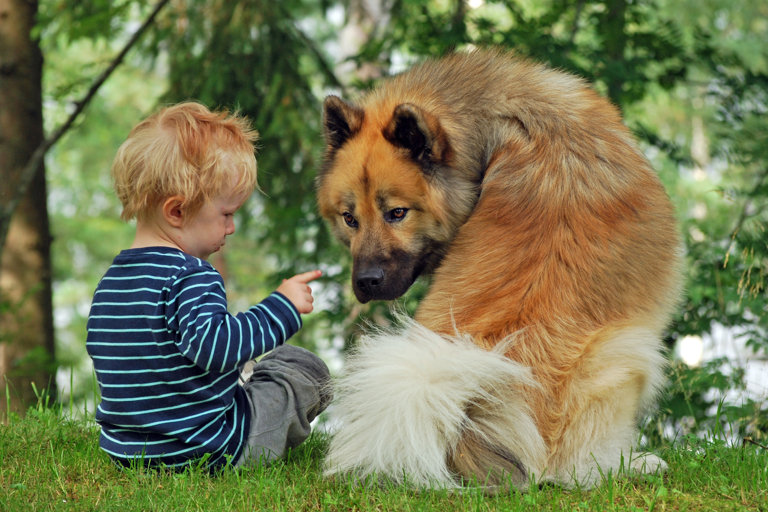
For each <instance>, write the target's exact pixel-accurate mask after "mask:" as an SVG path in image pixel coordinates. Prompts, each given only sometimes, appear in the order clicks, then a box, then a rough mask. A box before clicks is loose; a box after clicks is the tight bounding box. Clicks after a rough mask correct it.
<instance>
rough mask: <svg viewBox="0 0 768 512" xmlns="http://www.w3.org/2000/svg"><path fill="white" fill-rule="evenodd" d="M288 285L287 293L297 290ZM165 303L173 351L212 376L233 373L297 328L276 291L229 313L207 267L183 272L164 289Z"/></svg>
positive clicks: (294, 313) (291, 308) (296, 318)
mask: <svg viewBox="0 0 768 512" xmlns="http://www.w3.org/2000/svg"><path fill="white" fill-rule="evenodd" d="M296 277H297V278H300V279H302V278H301V277H300V276H296ZM300 279H299V280H300ZM303 279H306V278H303ZM289 281H292V284H291V285H289V288H290V289H292V290H295V289H296V288H297V287H298V286H299V285H297V284H296V282H295V280H294V278H291V280H289ZM302 286H305V287H306V286H307V285H306V284H303V285H302ZM305 293H306V291H305ZM167 299H168V300H167V301H166V302H165V311H164V314H165V317H166V322H167V326H168V329H169V330H172V331H177V332H178V338H177V346H178V348H179V351H180V352H181V353H182V354H183V355H184V356H185V357H187V358H188V359H189V360H191V361H192V362H194V363H195V364H196V365H197V366H199V367H200V368H203V369H205V370H209V371H215V372H218V373H225V372H227V371H234V370H236V369H237V368H238V367H239V366H241V365H242V364H243V363H245V362H246V361H248V360H251V359H254V358H256V357H258V356H260V355H261V354H265V353H267V352H269V351H270V350H272V349H274V348H275V347H277V346H279V345H282V344H283V343H284V342H285V341H286V340H287V339H288V338H290V337H291V336H293V335H294V334H295V333H296V332H297V331H298V330H299V329H300V328H301V325H302V321H301V315H300V313H299V312H298V308H297V307H296V306H295V305H294V304H293V302H292V301H291V300H290V299H288V298H287V296H285V295H283V294H282V292H281V293H273V294H271V295H270V296H268V297H267V298H266V299H264V300H263V301H262V302H260V303H259V304H256V305H255V306H253V307H251V308H250V309H248V310H247V311H245V312H242V313H238V314H237V315H232V314H230V313H229V312H228V311H227V299H226V293H225V291H224V282H223V280H222V279H221V276H220V275H219V274H218V272H216V271H215V270H213V269H212V268H203V267H198V268H189V269H187V270H186V271H185V272H184V273H183V274H181V275H180V276H179V278H178V279H177V280H176V282H175V283H174V284H173V285H172V286H171V287H170V289H168V296H167Z"/></svg>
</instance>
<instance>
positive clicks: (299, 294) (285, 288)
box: [277, 270, 323, 315]
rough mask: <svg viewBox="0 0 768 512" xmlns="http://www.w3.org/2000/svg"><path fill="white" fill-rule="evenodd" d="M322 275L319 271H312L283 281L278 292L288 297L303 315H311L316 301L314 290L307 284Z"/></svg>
mask: <svg viewBox="0 0 768 512" xmlns="http://www.w3.org/2000/svg"><path fill="white" fill-rule="evenodd" d="M322 274H323V273H322V272H321V271H319V270H311V271H309V272H304V273H303V274H298V275H295V276H293V277H291V278H290V279H283V284H281V285H280V286H279V287H278V288H277V291H278V292H280V293H282V294H283V295H285V296H286V297H288V300H290V301H291V302H292V303H293V305H294V306H296V309H297V310H299V313H301V314H302V315H304V314H306V313H311V312H312V303H313V302H314V301H315V299H314V298H313V297H312V288H310V287H309V285H308V284H307V283H309V282H310V281H314V280H315V279H317V278H318V277H320V276H321V275H322Z"/></svg>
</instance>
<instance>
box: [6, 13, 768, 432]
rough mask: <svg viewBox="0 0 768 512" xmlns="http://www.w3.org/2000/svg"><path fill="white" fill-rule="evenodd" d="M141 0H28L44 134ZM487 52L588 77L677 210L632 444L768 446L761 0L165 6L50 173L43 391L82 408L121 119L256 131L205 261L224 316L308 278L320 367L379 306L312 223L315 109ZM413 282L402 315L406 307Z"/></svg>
mask: <svg viewBox="0 0 768 512" xmlns="http://www.w3.org/2000/svg"><path fill="white" fill-rule="evenodd" d="M152 6H153V3H151V2H147V1H144V0H122V1H119V2H114V1H110V0H81V1H79V2H67V1H64V0H42V1H40V4H39V23H38V32H37V33H36V35H38V36H39V37H40V42H41V46H42V49H43V53H44V55H45V68H44V71H45V73H44V104H45V111H44V114H45V116H44V118H45V122H46V131H47V132H50V131H52V130H53V129H54V128H55V127H57V126H58V125H59V124H60V123H61V122H62V121H63V119H64V118H65V116H66V115H67V113H68V112H69V111H70V110H71V108H72V105H73V102H74V101H77V100H78V99H79V98H80V97H81V96H82V95H83V93H84V91H85V90H86V89H87V87H88V86H89V85H90V83H91V82H92V80H93V78H94V77H95V76H96V75H97V74H98V73H100V72H101V70H103V69H104V68H105V67H106V66H107V65H108V64H109V61H110V60H111V59H112V58H113V56H114V55H115V53H116V52H117V50H118V49H119V47H120V46H121V45H122V44H123V43H124V42H125V40H126V39H127V38H128V36H129V35H130V34H131V33H132V32H133V31H134V30H135V29H136V27H137V26H138V24H139V23H140V22H141V20H142V19H143V18H144V17H145V16H146V15H147V13H148V12H149V10H150V9H151V8H152ZM488 44H491V45H500V46H504V47H509V48H513V49H514V50H515V51H516V52H518V53H519V54H521V55H524V56H530V57H532V58H535V59H538V60H542V61H545V62H548V63H549V64H551V65H553V66H556V67H559V68H562V69H566V70H568V71H571V72H573V73H576V74H578V75H580V76H583V77H585V78H586V79H588V80H590V81H591V82H593V83H594V84H595V86H596V88H597V89H598V90H599V91H600V92H601V93H603V94H605V95H607V96H609V97H610V98H611V100H613V101H614V102H615V103H616V104H617V105H619V106H620V108H621V109H622V110H623V112H624V115H625V118H626V122H627V124H628V126H630V128H631V129H632V130H633V131H634V132H635V133H636V134H637V136H638V138H640V140H641V141H642V145H643V148H644V150H645V152H646V154H647V155H648V157H649V158H650V159H651V161H652V163H653V165H654V166H655V168H656V169H657V170H658V172H659V175H660V176H661V179H662V180H663V182H664V184H665V185H666V187H667V190H668V191H669V194H670V196H671V197H672V199H673V201H674V202H675V204H676V206H677V210H678V215H679V219H680V225H681V229H682V233H683V235H684V240H685V246H686V252H687V261H688V282H687V289H686V297H685V301H684V303H683V305H682V307H681V310H680V313H679V315H678V316H677V317H676V319H675V322H674V324H673V325H672V326H671V327H670V330H669V332H668V336H667V342H668V347H669V349H670V357H671V358H672V359H673V364H672V366H671V370H670V388H669V390H668V392H667V394H666V395H665V398H664V400H663V402H662V404H661V406H660V409H659V411H658V412H657V414H656V415H655V416H654V417H653V418H649V420H648V424H647V425H646V429H645V432H646V434H645V435H646V441H648V442H651V443H656V442H658V441H660V440H662V439H676V438H679V437H680V436H682V435H685V434H687V433H690V432H701V431H705V430H711V429H713V428H724V429H727V430H728V431H729V432H731V435H732V436H751V437H752V438H754V439H757V440H762V439H765V436H766V432H767V431H768V413H766V404H765V399H766V393H765V391H766V390H765V386H766V384H765V382H764V381H763V383H762V384H759V383H758V384H757V388H756V391H757V392H756V393H755V392H753V391H754V390H755V388H754V387H753V388H750V389H747V385H748V378H749V376H750V375H751V373H750V371H749V368H748V367H747V366H746V365H745V362H746V361H747V360H751V361H758V364H759V361H761V360H762V361H763V364H764V362H765V358H766V354H768V335H766V333H767V332H768V310H767V306H766V302H767V301H766V292H765V279H766V273H768V236H767V235H766V233H765V227H766V224H767V222H768V116H766V110H768V98H767V97H766V96H767V95H768V4H766V3H765V2H762V1H759V0H642V1H629V0H603V1H597V0H569V1H559V0H551V1H526V0H520V1H512V0H501V1H497V2H482V1H456V0H429V1H428V0H410V1H407V2H404V1H400V0H380V1H368V2H363V1H361V0H357V1H356V0H346V1H338V2H337V1H331V0H325V1H320V2H317V1H310V0H281V1H279V2H278V1H274V0H235V1H225V0H207V1H202V0H176V1H173V2H171V3H170V4H169V5H168V6H167V7H166V8H165V9H164V10H163V11H162V12H161V13H160V16H159V18H158V20H157V22H156V23H155V24H154V25H153V26H152V27H151V29H150V32H149V33H148V34H147V35H146V36H145V37H144V38H142V39H141V41H140V44H139V46H138V47H136V48H135V49H134V50H133V51H132V52H131V53H130V54H129V58H128V60H127V61H126V62H125V63H124V64H123V65H121V66H120V67H119V68H118V70H117V72H116V73H115V74H114V75H113V76H112V77H110V79H109V80H108V81H107V83H106V84H105V86H104V87H103V88H102V89H101V90H100V91H99V94H98V95H97V96H96V98H95V99H94V100H93V102H91V103H90V104H89V106H88V108H87V110H86V112H85V115H84V116H82V117H81V118H80V119H79V121H78V123H77V124H76V126H74V127H73V129H71V130H70V131H69V132H67V134H66V135H65V137H64V138H63V139H62V140H61V141H60V142H59V143H58V144H57V145H56V146H55V147H54V148H53V150H52V151H51V152H50V153H49V155H48V158H47V161H46V164H47V178H48V184H49V191H50V192H49V198H48V202H49V207H50V214H51V231H52V235H53V237H54V243H53V252H52V254H53V266H54V315H55V316H54V318H55V325H56V343H57V344H56V361H57V364H58V367H59V372H58V376H59V377H58V384H59V388H60V399H61V400H63V401H64V402H67V401H69V400H74V401H77V402H83V403H85V404H88V403H90V405H86V406H85V407H90V410H92V409H93V398H94V396H95V393H94V390H93V385H94V381H93V378H92V373H91V370H90V365H89V361H88V359H87V357H86V356H85V351H84V339H85V320H86V318H87V313H88V308H89V305H90V299H91V294H92V291H93V289H94V287H95V285H96V283H97V281H98V279H99V278H100V276H101V274H102V273H103V272H104V270H105V269H106V267H107V266H108V265H109V263H110V261H111V259H112V257H113V256H114V254H116V253H117V252H118V251H119V250H120V249H121V248H124V247H125V246H127V245H128V244H129V243H130V240H131V235H132V226H130V225H126V224H124V223H122V222H121V221H120V220H119V205H118V204H117V202H116V200H115V199H114V197H113V193H112V189H111V183H110V181H109V167H110V162H111V159H112V156H113V155H114V152H115V150H116V148H117V146H118V145H119V144H120V143H121V142H122V140H123V139H124V138H125V136H126V135H127V133H128V131H129V130H130V128H131V127H132V126H133V125H134V124H135V123H136V122H137V121H138V120H139V119H141V118H143V117H145V116H146V115H147V114H149V113H150V112H151V111H152V110H154V109H155V108H156V107H157V106H158V105H160V104H165V103H169V102H176V101H179V100H184V99H189V98H194V99H197V100H200V101H202V102H204V103H206V104H208V105H209V106H211V107H227V108H230V109H238V110H241V111H242V112H243V113H245V114H247V115H248V116H249V117H250V118H251V119H252V120H253V122H254V125H255V126H256V128H257V129H258V130H259V131H260V133H261V140H260V144H259V145H260V151H259V169H260V170H259V182H260V185H261V188H262V189H263V191H264V193H263V194H257V195H255V196H254V197H253V198H252V199H251V200H250V201H249V202H248V203H247V204H246V207H245V208H244V209H243V210H242V211H241V212H240V215H239V218H238V233H237V234H236V235H235V236H234V237H233V238H232V240H231V242H228V244H227V250H226V252H225V253H224V254H221V255H217V256H216V257H215V259H214V264H215V265H216V266H217V268H219V269H220V270H221V272H222V274H223V275H224V276H225V279H226V282H227V288H228V294H229V296H230V301H231V306H232V308H233V309H242V308H245V307H247V306H248V305H250V304H251V303H253V302H255V301H257V300H260V299H261V298H262V297H263V296H264V295H266V294H267V293H268V292H269V291H270V290H271V289H273V288H274V287H275V286H276V285H277V283H279V281H280V279H281V278H282V277H285V276H287V275H290V274H292V273H294V272H298V271H303V270H307V269H309V268H314V267H319V268H321V269H323V270H324V272H325V278H324V279H323V280H322V281H321V282H320V283H319V285H318V295H319V300H318V303H317V306H318V310H319V311H318V312H317V313H315V314H313V315H311V316H310V317H309V319H308V322H307V327H306V328H305V329H304V330H303V331H302V333H301V336H300V338H298V340H297V343H300V344H302V345H305V346H308V347H312V348H314V349H315V350H317V351H318V352H319V353H320V354H321V355H323V356H324V357H326V358H327V359H328V360H332V361H338V358H337V355H338V352H339V351H340V350H342V349H343V347H344V346H346V345H347V344H348V343H350V342H352V341H353V340H354V338H355V336H356V334H357V333H358V332H359V329H360V327H359V326H360V325H361V322H362V321H363V320H367V321H374V322H385V321H387V308H388V306H387V305H384V304H374V305H367V306H364V307H363V306H360V305H359V304H357V303H356V302H355V301H354V297H353V296H352V295H351V293H350V290H349V286H348V284H347V282H348V280H349V273H348V266H349V262H348V259H347V256H346V254H345V253H344V252H343V251H342V250H341V248H340V247H339V246H338V245H337V244H336V243H335V242H333V241H332V240H331V239H330V236H329V234H328V231H327V230H326V228H325V227H324V226H323V224H322V223H321V221H320V219H319V218H318V215H317V213H316V208H315V203H314V195H313V179H314V175H315V173H316V171H317V169H318V168H319V166H320V164H321V158H322V149H323V148H322V137H321V127H320V112H321V101H322V98H323V97H324V96H325V95H326V94H327V93H329V92H334V93H339V94H345V95H349V96H354V95H355V94H356V93H357V92H358V91H359V90H361V89H364V88H365V87H368V86H369V85H370V84H371V82H374V81H375V80H377V79H378V78H380V77H382V76H386V75H388V74H391V73H394V72H397V71H400V70H402V69H404V68H405V67H407V66H408V65H409V64H410V63H412V62H415V61H417V60H419V59H421V58H424V57H427V56H434V55H440V54H443V53H445V52H447V51H449V50H452V49H465V48H467V47H470V46H472V45H488ZM0 94H2V92H0ZM659 264H660V265H663V264H664V263H663V262H659ZM422 290H423V284H422V285H420V286H416V287H415V289H414V290H412V291H411V292H410V293H409V294H408V295H407V296H406V297H405V298H403V299H402V300H401V301H400V303H401V306H402V307H403V308H405V309H406V310H412V309H413V307H414V305H415V304H416V302H417V301H418V298H419V296H420V294H421V293H422ZM723 336H724V337H725V338H726V339H728V340H731V341H733V345H734V346H735V347H737V349H738V351H737V352H733V354H731V355H729V356H728V357H720V358H712V355H713V354H714V355H715V356H717V355H719V356H723V354H729V353H724V352H722V351H720V352H718V351H716V350H714V349H713V348H712V347H716V345H717V343H716V342H717V340H718V339H720V337H723ZM685 337H689V338H687V339H694V340H696V339H699V338H701V339H703V341H704V344H705V348H706V349H707V351H706V352H705V355H709V357H708V358H706V359H705V360H704V361H703V363H702V364H701V365H700V366H696V367H689V366H687V365H686V364H684V363H682V362H681V361H680V360H679V358H677V357H676V356H675V354H676V352H675V348H676V346H677V345H678V343H679V342H680V340H682V339H684V338H685ZM690 337H693V338H690ZM338 364H340V363H338V362H337V363H335V365H336V366H338ZM761 385H762V388H761V387H760V386H761ZM75 410H78V411H79V410H83V407H77V408H75Z"/></svg>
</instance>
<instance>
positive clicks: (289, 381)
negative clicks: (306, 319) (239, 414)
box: [235, 345, 332, 466]
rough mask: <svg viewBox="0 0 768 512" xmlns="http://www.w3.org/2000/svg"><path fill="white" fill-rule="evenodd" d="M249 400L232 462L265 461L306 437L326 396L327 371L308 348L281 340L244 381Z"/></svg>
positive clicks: (329, 389)
mask: <svg viewBox="0 0 768 512" xmlns="http://www.w3.org/2000/svg"><path fill="white" fill-rule="evenodd" d="M243 389H245V392H246V394H247V395H248V401H249V402H250V406H251V429H250V432H249V434H248V443H247V445H246V446H245V448H244V450H243V454H242V455H241V456H240V459H239V460H238V461H237V463H236V464H235V466H243V465H250V464H268V463H269V462H271V461H273V460H275V459H277V458H279V457H282V456H283V454H284V453H285V451H286V450H287V449H289V448H294V447H296V446H298V445H299V444H301V443H302V442H303V441H304V440H305V439H306V438H307V437H309V434H310V431H311V427H310V425H309V424H310V422H311V421H312V420H313V419H315V417H317V415H318V414H320V413H321V412H323V411H324V410H325V408H326V407H327V406H328V403H329V402H330V401H331V398H332V393H331V386H330V372H329V371H328V367H327V366H326V365H325V363H324V362H323V361H322V359H320V358H319V357H317V356H316V355H315V354H313V353H312V352H310V351H308V350H305V349H303V348H300V347H296V346H293V345H281V346H279V347H277V348H276V349H274V350H272V351H271V352H270V353H269V354H267V355H266V356H264V357H263V358H262V359H261V360H259V362H258V363H256V365H255V366H254V368H253V374H252V375H251V377H250V378H249V379H248V381H247V382H245V383H244V384H243Z"/></svg>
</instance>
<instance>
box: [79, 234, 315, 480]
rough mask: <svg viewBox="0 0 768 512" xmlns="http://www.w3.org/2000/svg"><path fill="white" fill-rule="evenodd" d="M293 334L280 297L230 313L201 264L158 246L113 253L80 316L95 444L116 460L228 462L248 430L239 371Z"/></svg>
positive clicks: (292, 318)
mask: <svg viewBox="0 0 768 512" xmlns="http://www.w3.org/2000/svg"><path fill="white" fill-rule="evenodd" d="M299 328H301V316H300V315H299V313H298V311H297V310H296V308H295V307H294V306H293V304H291V303H290V302H289V301H288V299H286V298H285V297H284V296H283V295H281V294H280V293H277V292H274V293H273V294H271V295H270V296H269V297H267V298H266V299H265V300H264V301H263V302H261V303H260V304H257V305H256V306H253V307H252V308H250V309H249V310H248V311H246V312H244V313H239V314H237V315H231V314H229V313H228V312H227V298H226V293H225V291H224V281H223V280H222V278H221V275H219V273H218V272H217V271H216V270H215V269H214V268H213V267H212V266H211V265H210V264H209V263H208V262H206V261H204V260H201V259H199V258H195V257H193V256H190V255H188V254H185V253H183V252H182V251H180V250H177V249H172V248H167V247H151V248H142V249H129V250H125V251H122V252H121V253H120V254H119V255H118V256H117V257H116V258H115V260H114V261H113V263H112V266H111V267H110V268H109V269H108V270H107V272H106V274H105V275H104V277H103V278H102V279H101V281H100V282H99V285H98V287H97V288H96V291H95V293H94V296H93V303H92V305H91V312H90V315H89V317H88V337H87V340H86V348H87V350H88V354H89V355H90V356H91V358H92V359H93V365H94V368H95V370H96V378H97V380H98V382H99V388H100V390H101V403H100V404H99V406H98V408H97V410H96V421H97V422H98V423H99V425H100V426H101V435H100V438H99V445H100V446H101V448H102V449H103V450H105V451H106V452H107V453H108V454H110V455H111V456H112V457H113V458H115V459H116V460H117V461H119V462H121V463H123V464H128V463H129V462H130V461H131V460H132V459H136V458H138V459H141V460H142V461H143V463H144V464H148V465H160V464H163V465H167V466H184V465H186V464H188V463H190V462H196V461H200V460H203V459H206V464H207V465H209V466H210V467H218V466H221V465H223V464H225V463H226V462H227V459H228V458H230V457H231V458H232V460H234V461H236V460H237V459H238V457H239V456H240V453H241V451H242V449H243V446H244V445H245V442H246V437H247V434H248V430H249V426H250V408H249V406H248V401H247V399H246V395H245V392H244V391H243V389H242V388H241V387H240V386H239V384H238V377H239V368H240V367H241V366H242V365H243V364H244V363H245V362H247V361H249V360H251V359H254V358H255V357H257V356H259V355H261V354H264V353H266V352H268V351H270V350H272V349H273V348H275V347H277V346H278V345H281V344H282V343H283V342H284V341H285V340H287V339H288V338H290V337H291V336H292V335H293V334H294V333H296V331H298V330H299Z"/></svg>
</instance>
